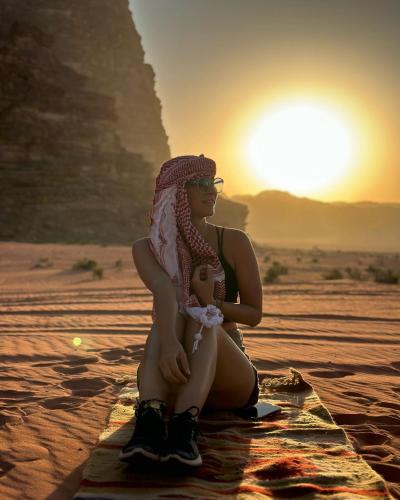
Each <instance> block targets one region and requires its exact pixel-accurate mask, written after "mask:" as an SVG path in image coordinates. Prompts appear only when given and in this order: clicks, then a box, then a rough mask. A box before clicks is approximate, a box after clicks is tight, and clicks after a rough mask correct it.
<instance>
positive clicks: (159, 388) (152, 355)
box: [137, 313, 185, 401]
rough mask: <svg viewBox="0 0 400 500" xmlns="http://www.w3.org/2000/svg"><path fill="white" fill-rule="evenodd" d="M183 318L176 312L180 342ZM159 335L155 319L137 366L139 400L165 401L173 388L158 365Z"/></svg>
mask: <svg viewBox="0 0 400 500" xmlns="http://www.w3.org/2000/svg"><path fill="white" fill-rule="evenodd" d="M184 327H185V319H184V317H183V316H182V315H181V314H180V313H177V314H176V326H175V330H176V336H177V338H178V340H179V341H180V342H182V340H183V333H184ZM160 347H161V343H160V337H159V333H158V325H157V321H156V322H155V323H153V325H152V327H151V330H150V333H149V335H148V337H147V340H146V346H145V351H144V358H143V361H141V363H140V365H139V366H138V370H137V384H138V389H139V401H143V400H144V399H161V400H163V401H167V399H168V395H169V393H170V392H171V389H172V390H173V389H174V387H173V386H175V384H171V383H169V382H168V381H166V380H165V379H164V377H163V375H162V373H161V370H160V368H159V366H158V360H159V357H160Z"/></svg>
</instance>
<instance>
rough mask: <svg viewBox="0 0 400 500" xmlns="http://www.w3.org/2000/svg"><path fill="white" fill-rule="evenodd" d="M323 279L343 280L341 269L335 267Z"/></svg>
mask: <svg viewBox="0 0 400 500" xmlns="http://www.w3.org/2000/svg"><path fill="white" fill-rule="evenodd" d="M322 277H323V278H324V280H341V279H342V278H343V275H342V272H341V271H340V269H338V268H336V267H334V268H333V269H330V270H329V271H328V272H327V273H324V274H323V275H322Z"/></svg>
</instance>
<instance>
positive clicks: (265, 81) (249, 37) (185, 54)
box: [130, 0, 400, 202]
mask: <svg viewBox="0 0 400 500" xmlns="http://www.w3.org/2000/svg"><path fill="white" fill-rule="evenodd" d="M130 4H131V10H132V12H133V19H134V22H135V25H136V28H137V30H138V31H139V33H140V35H141V37H142V44H143V48H144V50H145V53H146V56H145V61H146V62H148V63H150V64H151V65H152V66H153V68H154V71H155V74H156V92H157V95H158V96H159V98H160V99H161V102H162V107H163V108H162V119H163V123H164V126H165V128H166V132H167V135H168V136H169V144H170V147H171V153H172V155H173V156H177V155H181V154H200V153H203V154H205V155H206V156H209V157H211V158H213V159H215V161H216V163H217V169H218V172H217V175H220V176H222V177H224V179H225V188H224V190H225V192H226V193H227V194H228V195H232V194H237V193H253V194H255V193H257V192H259V191H261V190H263V189H274V188H277V187H276V186H273V185H271V184H270V183H269V182H268V180H263V181H260V177H257V176H256V175H255V174H254V167H253V166H252V165H251V162H249V158H248V157H246V153H245V152H244V151H245V147H244V143H245V138H246V137H248V134H249V132H250V131H251V130H252V129H254V127H255V124H256V123H257V121H258V120H259V119H260V117H262V116H263V115H265V113H267V111H268V109H270V107H271V106H272V105H274V104H275V105H276V104H277V103H285V100H286V101H287V100H288V99H308V100H309V99H310V98H312V99H313V100H314V101H316V102H323V103H325V105H328V106H329V107H331V108H332V109H333V110H336V111H339V112H340V113H341V115H342V116H343V117H345V121H346V124H347V125H350V126H351V128H352V130H354V131H355V132H356V136H357V137H358V143H357V144H359V153H358V155H356V157H355V159H354V160H353V163H352V165H351V166H350V167H349V169H348V171H347V172H348V173H347V174H346V175H344V176H343V177H342V178H341V180H340V181H338V182H336V184H335V183H333V184H332V185H331V186H330V187H328V188H324V189H320V190H318V189H316V190H315V189H314V191H311V192H309V193H307V194H299V193H296V192H295V190H291V192H293V194H297V195H301V196H303V195H304V196H307V197H310V198H314V199H320V200H324V201H329V200H342V201H361V200H371V201H389V202H390V201H392V202H395V201H398V202H400V115H399V112H400V109H399V108H400V106H399V97H400V95H399V90H400V66H399V63H398V61H399V60H400V50H399V49H400V29H399V28H398V27H399V26H400V0H373V1H372V0H274V1H273V0H130ZM288 147H289V148H290V143H288ZM326 154H327V155H328V156H329V155H330V154H333V153H332V152H330V151H329V148H328V149H327V151H326ZM265 168H266V169H268V168H271V165H266V167H265ZM296 168H298V169H300V167H296ZM321 168H323V167H321ZM253 174H254V175H253ZM299 175H300V176H301V172H298V173H297V176H299ZM303 177H304V176H303ZM278 189H279V188H278ZM287 190H289V191H290V189H287Z"/></svg>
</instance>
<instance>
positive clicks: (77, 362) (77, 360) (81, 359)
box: [32, 356, 99, 367]
mask: <svg viewBox="0 0 400 500" xmlns="http://www.w3.org/2000/svg"><path fill="white" fill-rule="evenodd" d="M98 361H99V358H98V357H97V356H78V357H73V358H70V359H61V360H60V359H57V360H54V361H44V362H40V363H34V364H33V365H32V366H35V367H36V366H39V367H44V366H54V365H59V363H60V362H62V363H65V364H67V365H70V366H81V365H86V364H91V363H97V362H98Z"/></svg>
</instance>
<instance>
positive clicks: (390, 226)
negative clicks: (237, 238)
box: [232, 190, 400, 252]
mask: <svg viewBox="0 0 400 500" xmlns="http://www.w3.org/2000/svg"><path fill="white" fill-rule="evenodd" d="M232 198H233V200H235V201H239V202H241V203H244V204H246V205H247V207H248V209H249V216H248V225H247V231H248V232H249V233H250V234H251V236H252V237H253V238H254V239H255V240H256V241H258V242H261V243H264V244H269V245H272V246H281V247H288V248H294V247H297V248H309V247H311V246H314V245H318V246H319V247H320V248H321V249H343V250H362V251H388V252H392V251H399V250H400V203H373V202H359V203H344V202H333V203H325V202H321V201H317V200H312V199H309V198H306V197H303V198H299V197H297V196H293V195H291V194H289V193H287V192H283V191H278V190H270V191H262V192H260V193H258V194H257V195H256V196H249V195H236V196H233V197H232Z"/></svg>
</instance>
